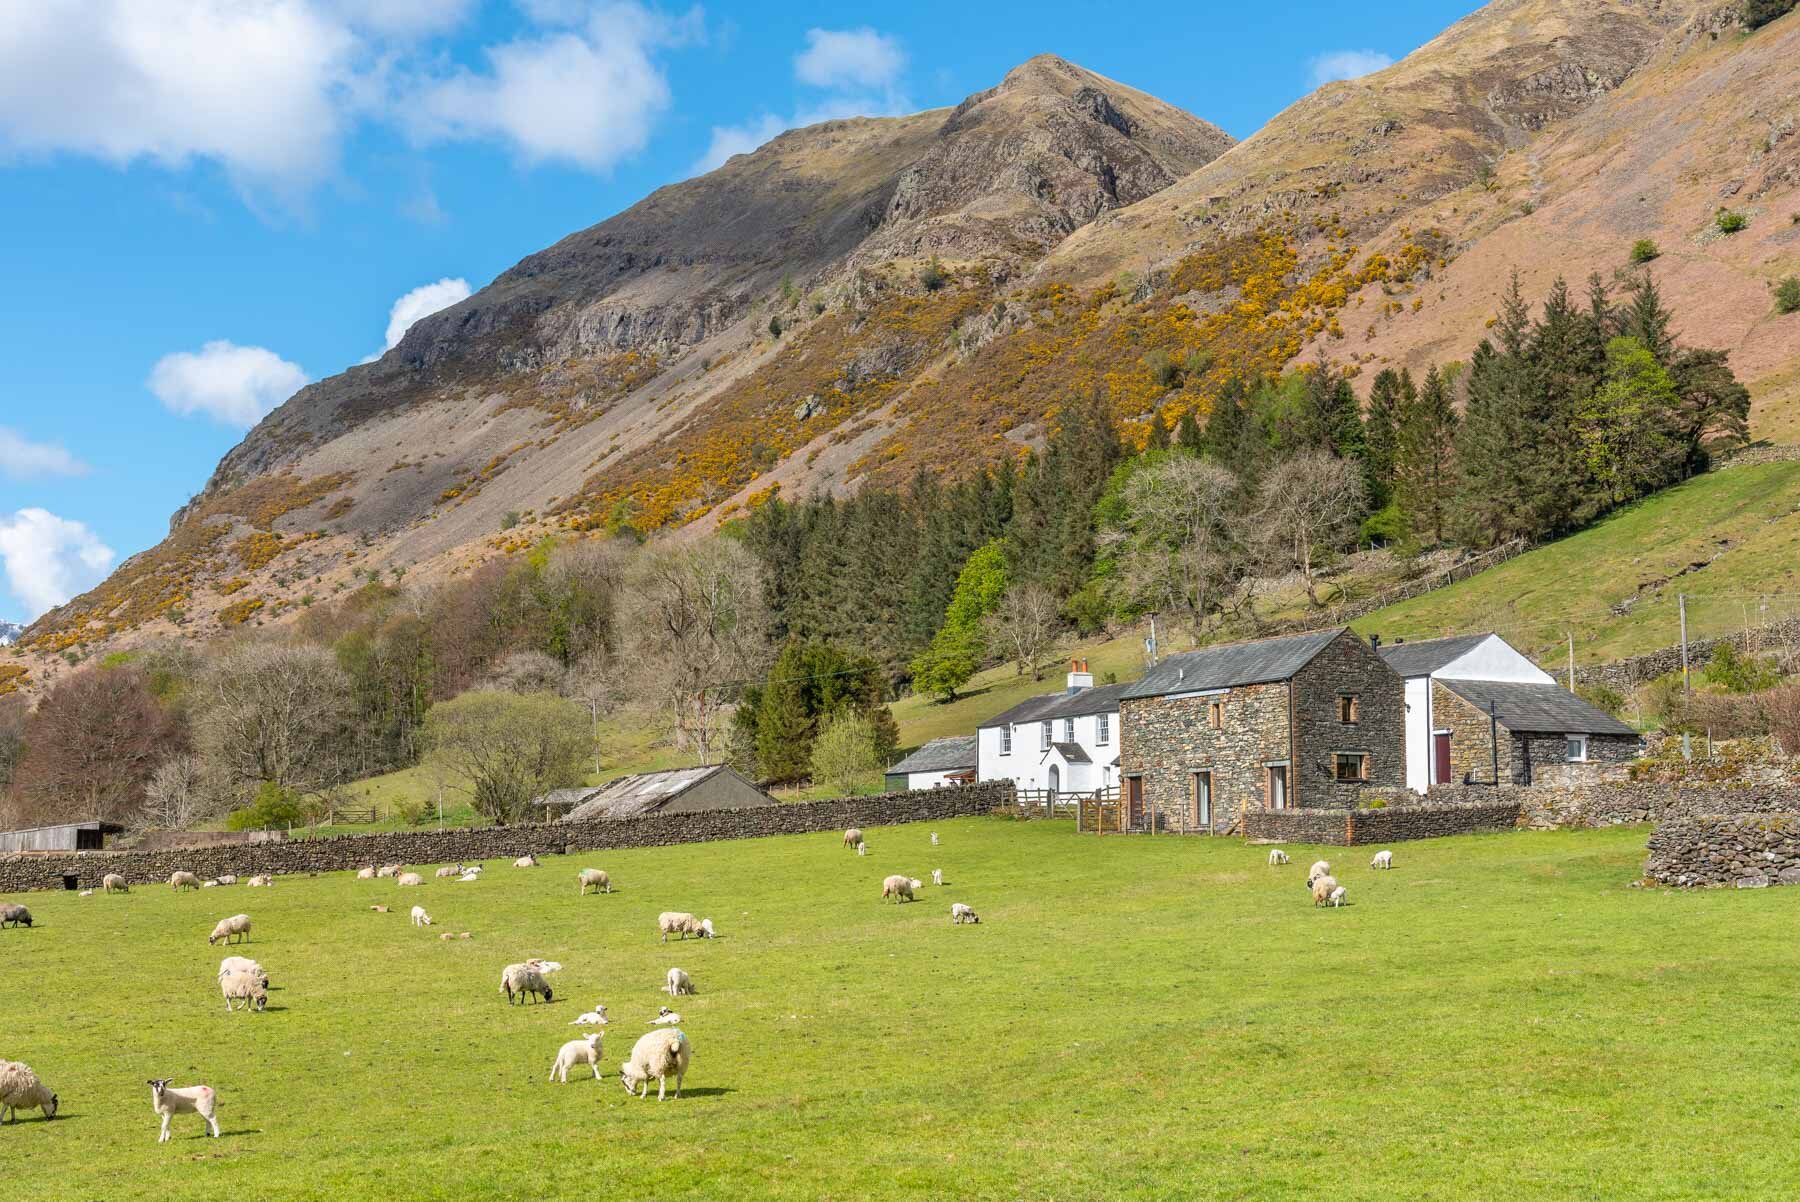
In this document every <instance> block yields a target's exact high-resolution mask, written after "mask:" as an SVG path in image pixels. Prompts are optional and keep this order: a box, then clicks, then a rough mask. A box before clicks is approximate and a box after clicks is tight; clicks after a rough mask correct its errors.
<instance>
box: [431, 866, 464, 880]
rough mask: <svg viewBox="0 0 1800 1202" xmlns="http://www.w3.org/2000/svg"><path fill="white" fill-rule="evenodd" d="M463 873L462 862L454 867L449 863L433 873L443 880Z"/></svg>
mask: <svg viewBox="0 0 1800 1202" xmlns="http://www.w3.org/2000/svg"><path fill="white" fill-rule="evenodd" d="M462 874H463V866H462V865H461V864H457V865H455V866H454V867H452V866H451V865H449V864H446V865H444V866H443V867H442V868H440V869H438V870H437V871H436V872H435V873H433V874H432V875H433V876H435V877H437V879H438V880H440V881H441V880H443V879H444V878H445V877H452V876H461V875H462Z"/></svg>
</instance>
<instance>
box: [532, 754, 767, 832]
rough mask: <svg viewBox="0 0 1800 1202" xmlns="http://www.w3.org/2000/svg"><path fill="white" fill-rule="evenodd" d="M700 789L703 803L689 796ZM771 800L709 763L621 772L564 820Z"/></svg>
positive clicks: (728, 806) (633, 815) (739, 806)
mask: <svg viewBox="0 0 1800 1202" xmlns="http://www.w3.org/2000/svg"><path fill="white" fill-rule="evenodd" d="M701 790H704V791H705V792H706V794H707V797H706V800H705V802H704V803H703V804H700V803H697V801H696V799H693V798H690V796H689V795H691V794H694V793H696V791H701ZM690 802H695V803H694V804H690ZM774 804H776V802H775V799H774V798H773V797H770V796H769V795H768V794H767V793H764V792H763V791H762V790H761V789H758V788H757V787H756V786H755V785H753V784H751V783H750V782H749V781H747V780H745V779H744V778H743V777H741V776H739V775H738V774H737V773H736V772H733V771H732V770H731V769H730V768H728V767H726V766H725V765H724V764H710V765H705V766H702V767H698V768H671V769H668V770H667V771H664V772H641V773H639V774H637V775H636V776H622V777H620V778H619V779H618V780H615V781H610V782H608V783H607V784H604V785H602V786H600V787H599V788H598V789H596V790H595V791H594V793H593V796H591V797H589V798H588V799H587V800H586V801H584V802H582V803H581V804H580V805H578V806H576V807H575V808H574V809H573V810H571V811H569V816H568V819H567V821H570V822H581V821H585V820H587V819H592V818H636V817H639V816H640V815H643V814H655V813H660V812H662V811H664V810H668V809H676V810H687V809H709V810H723V809H742V808H746V807H749V806H761V805H774Z"/></svg>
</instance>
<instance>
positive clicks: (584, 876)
mask: <svg viewBox="0 0 1800 1202" xmlns="http://www.w3.org/2000/svg"><path fill="white" fill-rule="evenodd" d="M575 879H576V880H577V881H579V882H580V885H579V893H578V896H581V897H586V896H587V891H588V886H590V885H592V886H593V887H594V890H595V891H596V892H598V893H611V892H612V878H611V877H609V876H607V875H606V873H604V872H602V871H601V870H600V869H598V868H583V869H582V870H581V871H580V872H579V873H577V874H576V876H575Z"/></svg>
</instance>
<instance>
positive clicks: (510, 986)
mask: <svg viewBox="0 0 1800 1202" xmlns="http://www.w3.org/2000/svg"><path fill="white" fill-rule="evenodd" d="M540 963H542V961H537V960H533V961H528V962H526V963H524V964H508V965H507V966H506V967H505V968H504V969H503V970H501V973H500V991H501V992H502V993H504V994H506V1004H507V1005H509V1006H510V1005H512V1004H513V1002H515V1001H517V1002H518V1003H519V1004H520V1005H523V1004H524V1003H525V998H526V996H527V995H529V996H530V997H531V998H532V999H533V1000H537V999H540V998H541V999H542V1000H543V1001H546V1002H548V1001H550V1000H551V998H552V997H553V994H552V992H551V989H550V983H549V982H548V981H546V980H544V973H543V970H542V969H539V968H536V967H534V965H537V964H540Z"/></svg>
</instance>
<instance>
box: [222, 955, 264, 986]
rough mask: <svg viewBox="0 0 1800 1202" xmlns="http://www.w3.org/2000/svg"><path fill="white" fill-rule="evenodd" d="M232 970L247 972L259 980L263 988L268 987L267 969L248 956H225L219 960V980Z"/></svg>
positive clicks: (232, 971)
mask: <svg viewBox="0 0 1800 1202" xmlns="http://www.w3.org/2000/svg"><path fill="white" fill-rule="evenodd" d="M234 972H242V973H248V974H250V975H251V976H253V977H255V978H256V979H257V980H259V981H261V982H262V985H263V988H264V989H267V988H268V987H269V974H268V971H267V970H266V969H264V968H263V966H262V965H260V964H258V963H257V962H256V961H254V960H252V959H250V958H249V957H248V956H226V957H225V958H224V959H223V960H221V961H219V979H220V980H224V979H225V978H226V977H228V976H230V975H231V974H232V973H234Z"/></svg>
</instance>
